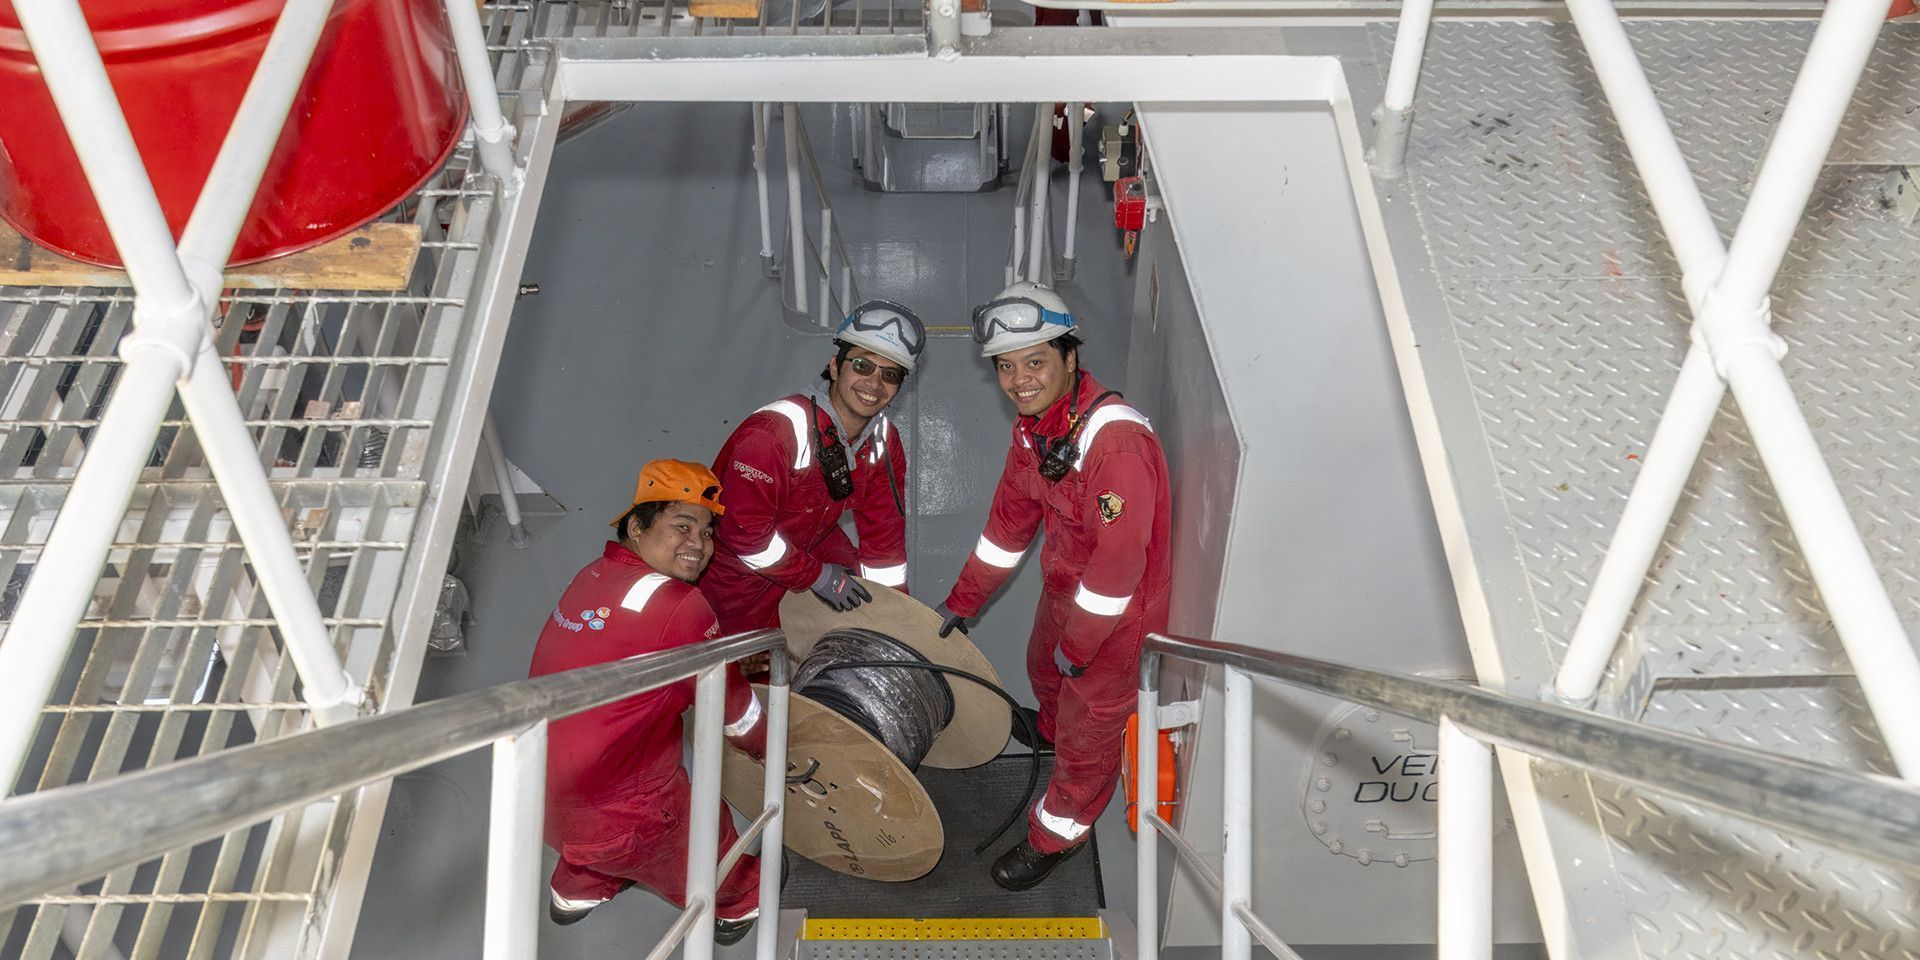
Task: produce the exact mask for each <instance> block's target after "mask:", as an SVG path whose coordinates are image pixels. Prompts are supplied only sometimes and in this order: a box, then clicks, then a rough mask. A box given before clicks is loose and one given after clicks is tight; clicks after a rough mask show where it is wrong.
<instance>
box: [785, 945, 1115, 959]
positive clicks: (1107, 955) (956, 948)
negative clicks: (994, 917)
mask: <svg viewBox="0 0 1920 960" xmlns="http://www.w3.org/2000/svg"><path fill="white" fill-rule="evenodd" d="M796 960H1113V944H1111V943H1109V942H1108V941H1105V940H914V941H905V942H902V941H890V940H802V941H801V942H800V948H799V952H798V953H797V954H796Z"/></svg>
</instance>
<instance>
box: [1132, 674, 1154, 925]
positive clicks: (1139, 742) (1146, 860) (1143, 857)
mask: <svg viewBox="0 0 1920 960" xmlns="http://www.w3.org/2000/svg"><path fill="white" fill-rule="evenodd" d="M1149 656H1153V657H1158V654H1149ZM1134 710H1135V711H1136V712H1137V715H1138V717H1139V718H1140V719H1139V729H1138V731H1137V736H1136V738H1135V742H1134V751H1135V754H1134V755H1135V756H1137V757H1139V760H1138V766H1137V768H1136V770H1135V775H1134V779H1133V782H1134V785H1135V790H1134V792H1135V794H1136V795H1137V796H1138V798H1139V799H1138V800H1137V801H1136V803H1135V805H1134V817H1135V823H1136V824H1137V825H1138V826H1137V827H1136V828H1135V830H1134V832H1133V841H1134V844H1135V846H1136V848H1137V859H1136V860H1135V862H1134V889H1135V896H1136V898H1137V902H1136V905H1135V907H1134V917H1133V924H1134V932H1135V934H1136V935H1137V936H1138V937H1139V940H1138V942H1137V943H1136V944H1135V946H1134V958H1135V960H1158V958H1159V956H1160V837H1159V835H1158V833H1157V832H1156V831H1155V830H1154V829H1153V828H1152V827H1150V826H1148V822H1149V821H1148V817H1149V816H1151V815H1157V814H1159V812H1160V804H1159V803H1158V802H1150V801H1149V798H1151V800H1152V801H1158V799H1159V796H1160V793H1159V784H1160V742H1159V734H1160V730H1159V727H1160V723H1159V713H1160V693H1159V691H1157V690H1153V689H1149V688H1148V686H1147V685H1146V684H1142V685H1141V689H1140V698H1139V701H1138V702H1137V703H1136V704H1135V705H1134Z"/></svg>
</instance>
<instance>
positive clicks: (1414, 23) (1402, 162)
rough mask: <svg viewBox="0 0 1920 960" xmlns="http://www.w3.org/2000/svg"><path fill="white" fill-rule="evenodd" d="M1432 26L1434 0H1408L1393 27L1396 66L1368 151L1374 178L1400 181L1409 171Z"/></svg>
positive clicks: (1389, 77) (1375, 118)
mask: <svg viewBox="0 0 1920 960" xmlns="http://www.w3.org/2000/svg"><path fill="white" fill-rule="evenodd" d="M1432 23H1433V0H1406V2H1405V3H1402V4H1401V5H1400V23H1399V25H1398V26H1397V27H1395V28H1394V35H1393V63H1392V66H1390V67H1388V68H1387V92H1386V96H1384V97H1382V98H1381V100H1380V109H1378V110H1375V111H1374V112H1373V149H1372V150H1369V151H1367V161H1368V164H1369V165H1370V166H1371V167H1372V168H1373V175H1374V176H1376V177H1379V178H1380V179H1382V180H1397V179H1399V178H1400V177H1401V176H1403V175H1404V174H1405V173H1406V172H1407V134H1408V133H1409V132H1410V131H1411V130H1412V129H1413V94H1414V91H1415V90H1416V89H1417V88H1418V87H1419V86H1420V61H1421V59H1422V57H1423V55H1424V54H1425V53H1426V49H1427V28H1428V26H1429V25H1431V24H1432Z"/></svg>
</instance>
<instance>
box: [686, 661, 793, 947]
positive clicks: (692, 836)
mask: <svg viewBox="0 0 1920 960" xmlns="http://www.w3.org/2000/svg"><path fill="white" fill-rule="evenodd" d="M726 671H727V665H726V664H724V663H722V664H716V665H714V666H711V667H708V668H706V669H705V670H702V671H700V674H699V677H700V679H699V680H698V681H696V682H695V684H694V693H693V789H692V791H691V793H692V796H691V797H690V798H689V800H688V805H689V809H688V811H687V903H688V904H689V905H691V904H693V903H694V902H696V901H698V902H699V903H700V904H701V907H700V911H701V915H700V919H698V920H695V921H694V922H693V929H692V930H689V931H688V932H687V940H686V953H685V954H684V956H685V957H686V960H712V958H713V917H714V890H715V889H717V888H718V886H719V884H718V878H717V877H716V876H715V874H716V872H717V871H718V869H719V867H720V749H721V739H720V724H721V716H722V714H724V713H725V712H726V708H727V672H726ZM782 779H784V775H783V777H782Z"/></svg>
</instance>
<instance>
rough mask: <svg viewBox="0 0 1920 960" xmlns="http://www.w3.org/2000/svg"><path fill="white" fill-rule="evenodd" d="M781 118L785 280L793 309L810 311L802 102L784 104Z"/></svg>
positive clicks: (781, 106) (781, 109) (804, 311)
mask: <svg viewBox="0 0 1920 960" xmlns="http://www.w3.org/2000/svg"><path fill="white" fill-rule="evenodd" d="M780 118H781V126H782V128H783V132H784V133H785V135H786V138H787V238H788V241H789V245H790V247H791V249H790V250H789V251H788V254H787V255H788V257H789V258H790V259H788V261H787V278H786V279H787V280H789V281H790V282H791V283H792V284H793V308H794V309H795V310H798V311H799V312H801V313H803V314H804V313H806V312H807V249H806V243H807V238H806V223H805V221H804V220H802V219H801V213H800V147H799V144H798V143H797V142H796V141H797V140H798V138H799V136H800V133H799V129H798V128H799V126H800V107H799V105H798V104H792V103H783V104H781V105H780Z"/></svg>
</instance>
